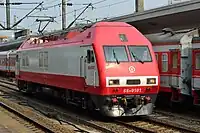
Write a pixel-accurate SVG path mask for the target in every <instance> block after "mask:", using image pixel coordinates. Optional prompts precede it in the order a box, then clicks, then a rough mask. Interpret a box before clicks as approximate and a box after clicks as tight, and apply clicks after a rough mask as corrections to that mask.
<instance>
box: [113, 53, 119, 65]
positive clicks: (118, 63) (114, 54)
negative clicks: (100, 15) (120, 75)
mask: <svg viewBox="0 0 200 133" xmlns="http://www.w3.org/2000/svg"><path fill="white" fill-rule="evenodd" d="M113 56H114V58H115V60H116V62H117V64H119V61H118V59H117V57H116V54H115V51H114V49H113Z"/></svg>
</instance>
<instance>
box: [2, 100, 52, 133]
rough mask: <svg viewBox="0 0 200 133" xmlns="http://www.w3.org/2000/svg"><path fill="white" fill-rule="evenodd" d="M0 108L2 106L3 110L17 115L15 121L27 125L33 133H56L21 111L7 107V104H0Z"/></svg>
mask: <svg viewBox="0 0 200 133" xmlns="http://www.w3.org/2000/svg"><path fill="white" fill-rule="evenodd" d="M0 106H1V108H4V109H5V110H7V111H9V112H10V113H12V114H14V115H16V116H17V117H15V119H17V120H18V121H20V123H22V124H23V125H25V126H26V127H27V128H29V129H31V131H33V133H39V132H40V133H42V132H44V133H45V132H48V133H54V131H52V130H51V129H49V128H48V127H45V126H44V125H41V124H40V123H38V122H36V121H34V120H32V119H30V118H29V117H27V116H26V115H24V114H22V113H20V112H19V111H17V110H15V109H14V108H12V107H10V106H8V105H6V104H5V103H3V102H0Z"/></svg>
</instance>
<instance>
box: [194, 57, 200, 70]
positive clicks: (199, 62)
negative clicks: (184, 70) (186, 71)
mask: <svg viewBox="0 0 200 133" xmlns="http://www.w3.org/2000/svg"><path fill="white" fill-rule="evenodd" d="M195 60H196V61H195V62H196V63H195V69H197V70H200V53H196V56H195Z"/></svg>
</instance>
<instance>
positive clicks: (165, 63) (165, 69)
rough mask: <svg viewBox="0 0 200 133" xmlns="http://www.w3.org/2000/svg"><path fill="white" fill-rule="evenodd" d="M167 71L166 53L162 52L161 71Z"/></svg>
mask: <svg viewBox="0 0 200 133" xmlns="http://www.w3.org/2000/svg"><path fill="white" fill-rule="evenodd" d="M167 71H168V55H167V53H163V54H162V72H167Z"/></svg>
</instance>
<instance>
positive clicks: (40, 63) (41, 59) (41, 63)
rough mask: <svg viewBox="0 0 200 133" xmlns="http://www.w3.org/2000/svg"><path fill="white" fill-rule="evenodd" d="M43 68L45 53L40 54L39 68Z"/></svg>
mask: <svg viewBox="0 0 200 133" xmlns="http://www.w3.org/2000/svg"><path fill="white" fill-rule="evenodd" d="M42 66H43V52H39V67H42Z"/></svg>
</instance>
